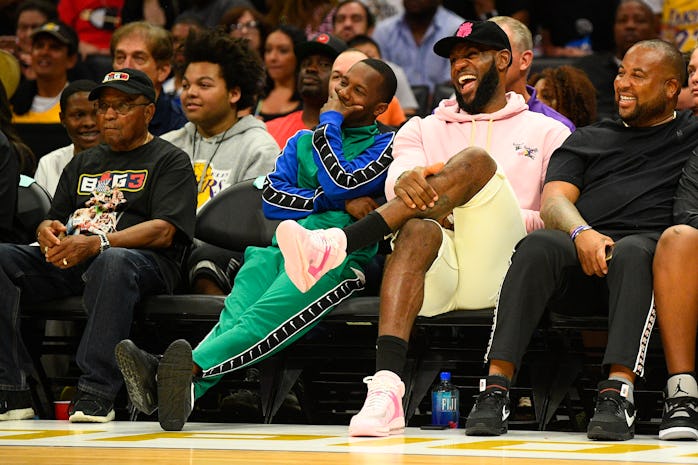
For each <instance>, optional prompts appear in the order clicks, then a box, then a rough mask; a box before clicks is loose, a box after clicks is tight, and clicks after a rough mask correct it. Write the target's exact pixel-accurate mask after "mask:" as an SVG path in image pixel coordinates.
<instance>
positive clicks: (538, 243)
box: [485, 230, 660, 376]
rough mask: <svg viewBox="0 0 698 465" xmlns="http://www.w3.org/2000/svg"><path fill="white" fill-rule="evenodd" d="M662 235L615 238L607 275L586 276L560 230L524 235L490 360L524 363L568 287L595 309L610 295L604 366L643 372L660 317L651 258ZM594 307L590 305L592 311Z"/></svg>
mask: <svg viewBox="0 0 698 465" xmlns="http://www.w3.org/2000/svg"><path fill="white" fill-rule="evenodd" d="M659 235H660V234H659V233H651V234H636V235H631V236H626V237H624V238H622V239H620V240H618V241H616V246H615V250H614V251H613V258H612V259H611V260H610V261H609V262H608V275H607V276H606V277H604V278H598V277H595V276H594V277H592V276H586V275H584V274H583V272H582V269H581V265H580V263H579V260H578V258H577V251H576V248H575V246H574V243H573V242H572V241H571V240H570V238H569V236H568V235H567V234H565V233H563V232H561V231H551V230H538V231H534V232H532V233H531V234H529V235H528V236H526V237H525V238H523V239H522V240H521V241H520V242H519V244H518V245H517V247H516V251H515V252H514V255H513V256H512V262H511V266H510V267H509V270H508V271H507V274H506V277H505V278H504V283H503V284H502V289H501V292H500V296H499V301H498V303H497V309H496V311H495V317H494V323H493V327H492V335H491V337H490V343H489V347H488V350H487V354H486V355H485V359H486V361H489V360H504V361H507V362H512V363H514V364H515V365H516V366H517V367H519V366H520V364H521V358H522V357H523V355H524V352H525V351H526V347H527V346H528V343H529V341H530V339H531V336H532V334H533V331H534V330H535V329H536V327H537V326H538V323H539V322H540V319H541V317H542V316H543V314H544V312H545V309H546V307H547V306H548V304H549V303H550V301H551V299H553V298H554V297H555V296H559V295H560V294H561V293H563V291H564V290H565V289H566V288H569V289H584V292H583V293H582V292H579V293H578V294H579V295H565V296H564V297H565V298H566V299H573V300H574V301H575V303H577V304H578V303H580V302H589V303H590V307H591V306H592V305H593V302H594V301H598V300H599V297H600V296H603V297H605V296H607V299H608V345H607V346H606V351H605V354H604V360H603V363H604V365H610V364H618V365H622V366H625V367H628V368H630V369H632V370H633V371H634V372H635V373H636V374H637V375H638V376H642V375H643V373H644V364H645V357H646V353H647V344H648V342H649V336H650V334H651V332H652V327H653V325H654V321H655V318H656V316H655V310H654V297H653V292H652V258H653V257H654V250H655V248H656V246H657V240H658V239H659ZM580 280H581V281H583V282H581V283H580V282H577V283H575V282H570V281H580ZM574 284H582V286H575V285H574ZM593 310H594V308H589V313H593Z"/></svg>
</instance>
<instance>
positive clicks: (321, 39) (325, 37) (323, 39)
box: [315, 34, 330, 44]
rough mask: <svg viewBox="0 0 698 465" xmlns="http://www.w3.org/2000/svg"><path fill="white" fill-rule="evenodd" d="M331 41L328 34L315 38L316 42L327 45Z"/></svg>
mask: <svg viewBox="0 0 698 465" xmlns="http://www.w3.org/2000/svg"><path fill="white" fill-rule="evenodd" d="M329 41H330V36H328V35H327V34H320V35H319V36H317V37H316V38H315V42H320V43H321V44H326V43H327V42H329Z"/></svg>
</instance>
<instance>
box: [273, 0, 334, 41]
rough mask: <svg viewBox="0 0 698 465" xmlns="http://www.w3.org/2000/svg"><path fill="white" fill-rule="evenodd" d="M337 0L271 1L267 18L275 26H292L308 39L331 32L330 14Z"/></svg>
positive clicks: (332, 12)
mask: <svg viewBox="0 0 698 465" xmlns="http://www.w3.org/2000/svg"><path fill="white" fill-rule="evenodd" d="M336 4H337V0H286V1H283V2H272V4H271V6H270V8H269V13H268V14H267V18H268V19H269V22H270V23H271V24H273V25H275V26H280V25H283V24H286V25H289V26H294V27H297V28H298V29H300V30H301V31H303V32H304V34H305V37H306V38H307V39H310V38H312V37H315V36H316V35H318V34H323V33H324V34H330V33H331V32H332V16H333V14H334V8H335V6H336Z"/></svg>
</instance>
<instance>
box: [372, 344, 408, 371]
mask: <svg viewBox="0 0 698 465" xmlns="http://www.w3.org/2000/svg"><path fill="white" fill-rule="evenodd" d="M406 361H407V341H405V340H404V339H400V338H399V337H395V336H378V340H377V341H376V372H379V371H381V370H388V371H392V372H393V373H395V374H396V375H398V376H399V377H400V378H402V370H404V369H405V362H406Z"/></svg>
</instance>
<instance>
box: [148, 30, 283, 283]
mask: <svg viewBox="0 0 698 465" xmlns="http://www.w3.org/2000/svg"><path fill="white" fill-rule="evenodd" d="M184 59H185V64H184V77H183V79H182V88H183V92H182V107H183V108H184V112H185V114H186V115H187V118H188V119H189V122H188V123H187V124H186V125H184V127H183V128H181V129H177V130H175V131H172V132H168V133H167V134H164V135H163V136H162V138H163V139H164V140H166V141H169V142H171V143H172V144H174V145H175V146H177V147H179V148H181V149H182V150H184V151H185V152H186V153H187V155H189V158H190V159H191V162H192V165H193V166H194V174H195V176H196V181H197V185H198V202H197V208H201V207H203V206H204V205H205V204H206V202H208V201H209V200H210V199H212V198H213V197H215V196H216V195H217V194H218V193H219V192H221V191H222V190H223V189H225V188H227V187H228V186H232V185H233V184H236V183H238V182H240V181H243V180H245V179H252V178H256V177H258V176H266V175H267V174H268V173H270V172H271V171H272V170H273V169H274V160H275V159H276V157H277V155H278V154H279V146H278V145H277V144H276V142H275V141H274V138H273V137H272V136H271V135H270V134H269V133H268V132H267V129H266V127H265V126H264V123H263V122H261V121H259V120H258V119H257V118H255V117H254V116H252V115H247V116H241V115H240V114H239V109H244V108H248V107H250V106H251V105H252V102H253V101H254V98H255V96H256V95H257V93H258V92H259V87H260V85H261V83H262V79H263V76H264V69H263V68H262V62H261V59H260V58H259V55H257V53H256V52H254V51H253V50H251V49H249V48H248V47H247V45H246V44H245V42H244V40H242V39H233V38H232V37H230V36H229V35H228V34H227V33H225V32H214V31H210V30H202V31H199V32H197V33H195V34H193V35H190V36H189V38H187V42H186V44H185V48H184ZM238 255H239V254H238ZM238 255H236V254H234V253H232V252H230V251H227V250H224V249H221V248H218V247H214V246H212V245H201V246H197V247H196V248H195V249H194V250H193V252H192V254H191V256H190V259H189V270H190V274H189V279H190V283H191V284H192V286H193V288H194V290H195V291H196V292H198V293H203V294H220V295H226V294H227V293H228V292H230V289H231V287H232V277H231V276H230V277H229V276H227V275H226V270H227V268H228V264H229V262H230V260H231V258H236V259H237V260H238V263H239V260H240V259H241V258H242V257H241V256H238ZM235 270H237V268H236V269H235Z"/></svg>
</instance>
